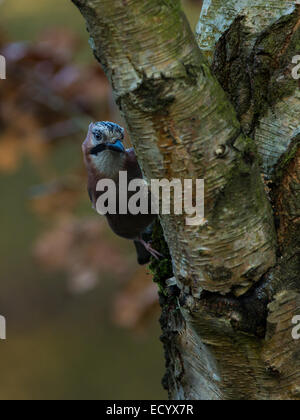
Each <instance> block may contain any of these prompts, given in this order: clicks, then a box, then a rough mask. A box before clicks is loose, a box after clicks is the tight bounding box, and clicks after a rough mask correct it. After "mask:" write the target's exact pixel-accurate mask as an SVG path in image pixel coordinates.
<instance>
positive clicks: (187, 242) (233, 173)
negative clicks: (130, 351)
mask: <svg viewBox="0 0 300 420" xmlns="http://www.w3.org/2000/svg"><path fill="white" fill-rule="evenodd" d="M72 1H73V2H74V3H75V4H76V5H77V6H78V7H79V9H80V11H81V12H82V14H83V16H84V17H85V19H86V22H87V26H88V30H89V32H90V36H91V46H92V48H93V50H94V53H95V56H96V58H97V59H98V60H99V61H100V63H101V64H102V66H103V68H104V70H105V72H106V74H107V76H108V78H109V80H110V81H111V84H112V87H113V91H114V95H115V99H116V102H117V103H118V105H119V107H120V109H121V111H122V113H123V115H124V117H125V120H126V122H127V126H128V130H129V134H130V136H131V140H132V143H133V145H134V147H135V150H136V153H137V156H138V159H139V162H140V164H141V166H142V169H143V171H144V174H145V177H146V178H147V179H148V180H151V179H162V178H167V179H169V180H172V179H173V178H180V179H182V180H183V179H193V180H196V179H199V178H200V179H204V180H205V220H203V223H202V225H201V226H187V225H186V223H185V216H184V215H183V216H179V215H175V214H171V215H166V216H162V217H161V224H162V227H163V232H164V237H165V239H166V242H167V244H168V246H169V250H170V259H165V260H162V261H160V262H159V263H153V265H152V268H153V270H154V274H155V279H156V280H157V281H158V282H159V284H160V290H161V304H162V311H163V313H162V317H161V324H162V329H163V336H162V340H163V343H164V346H165V353H166V362H167V373H166V375H165V378H164V381H163V382H164V385H165V387H166V388H167V389H168V391H169V397H170V398H171V399H182V400H184V399H212V400H215V399H300V351H299V342H297V341H296V340H294V339H293V337H292V329H293V327H294V325H293V323H292V319H293V317H294V316H296V315H300V279H299V266H300V262H299V248H300V247H299V236H300V231H299V222H300V217H299V216H300V211H299V206H300V189H299V180H300V147H299V140H300V135H299V132H300V131H299V124H298V119H299V111H300V101H299V89H298V81H297V80H295V79H293V78H292V68H293V67H294V66H295V64H293V63H292V58H293V56H295V55H297V53H299V51H300V38H299V33H300V30H299V27H300V20H299V15H300V6H297V4H296V3H297V2H296V1H285V2H282V0H272V1H269V2H265V1H264V0H254V1H253V0H252V1H251V2H250V0H249V1H247V0H235V1H233V0H205V1H204V5H203V10H202V14H201V17H200V21H199V25H198V28H197V32H198V34H197V41H198V44H197V41H196V39H195V37H194V35H193V33H192V31H191V29H190V27H189V24H188V22H187V20H186V18H185V16H184V14H183V12H182V10H181V7H180V2H179V0H72ZM199 47H200V48H199ZM201 50H202V51H201ZM154 241H155V242H156V243H155V245H156V246H158V245H161V247H162V248H164V247H165V246H166V245H165V244H164V243H163V240H162V238H161V237H160V234H159V230H157V232H156V237H155V238H154ZM164 252H165V251H164ZM172 276H174V277H173V278H172V279H170V278H169V277H172Z"/></svg>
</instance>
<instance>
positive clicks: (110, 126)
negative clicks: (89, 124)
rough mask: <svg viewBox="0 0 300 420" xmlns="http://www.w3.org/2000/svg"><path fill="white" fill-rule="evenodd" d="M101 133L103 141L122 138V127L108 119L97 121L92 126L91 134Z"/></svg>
mask: <svg viewBox="0 0 300 420" xmlns="http://www.w3.org/2000/svg"><path fill="white" fill-rule="evenodd" d="M96 133H97V134H101V136H102V139H103V141H110V142H114V141H117V140H121V141H122V140H124V128H122V127H120V126H119V125H118V124H115V123H112V122H109V121H99V122H96V123H95V124H94V126H93V134H96Z"/></svg>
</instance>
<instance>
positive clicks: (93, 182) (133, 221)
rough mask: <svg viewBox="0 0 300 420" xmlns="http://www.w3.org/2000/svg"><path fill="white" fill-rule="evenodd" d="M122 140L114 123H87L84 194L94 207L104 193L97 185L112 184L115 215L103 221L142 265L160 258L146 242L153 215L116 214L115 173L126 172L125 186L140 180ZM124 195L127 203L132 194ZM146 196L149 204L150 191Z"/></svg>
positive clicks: (120, 129)
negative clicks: (126, 241)
mask: <svg viewBox="0 0 300 420" xmlns="http://www.w3.org/2000/svg"><path fill="white" fill-rule="evenodd" d="M123 140H124V129H123V128H122V127H120V126H119V125H117V124H114V123H111V122H105V121H104V122H96V123H92V124H90V127H89V131H88V135H87V138H86V139H85V141H84V143H83V146H82V151H83V155H84V162H85V165H86V168H87V172H88V192H89V196H90V199H91V201H92V204H93V207H94V208H97V200H98V199H99V198H100V197H101V195H102V194H104V191H97V185H98V182H99V181H101V180H104V179H105V180H107V179H108V180H112V181H114V182H115V185H116V187H117V188H116V194H117V196H116V197H115V198H116V202H117V206H116V214H113V213H114V212H112V213H111V214H110V213H108V214H106V218H107V221H108V223H109V226H110V227H111V229H112V230H113V231H114V232H115V233H116V234H117V235H118V236H121V237H122V238H126V239H130V240H132V241H134V244H135V246H136V250H137V255H138V262H139V264H141V265H143V264H147V263H148V262H149V261H150V257H151V255H152V256H154V257H155V258H156V259H158V258H159V257H160V256H161V255H160V254H159V253H158V252H157V251H155V250H154V249H152V248H151V245H150V243H149V240H150V239H151V232H152V226H153V223H154V221H155V219H156V217H157V216H156V215H153V214H151V210H150V211H149V213H148V214H137V215H133V214H130V213H127V214H120V211H119V173H120V172H126V173H127V185H126V187H128V185H129V183H130V182H131V181H132V180H134V179H143V174H142V171H141V168H140V166H139V164H138V161H137V158H136V155H135V152H134V150H133V149H125V147H124V144H123ZM127 194H128V200H130V198H131V197H132V196H133V194H134V192H127ZM147 194H148V201H149V203H150V202H151V197H150V192H147ZM149 207H150V205H149ZM150 209H151V207H150Z"/></svg>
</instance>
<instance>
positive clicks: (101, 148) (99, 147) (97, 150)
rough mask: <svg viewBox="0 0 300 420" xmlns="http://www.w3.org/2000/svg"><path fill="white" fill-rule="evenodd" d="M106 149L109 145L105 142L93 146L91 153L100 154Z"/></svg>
mask: <svg viewBox="0 0 300 420" xmlns="http://www.w3.org/2000/svg"><path fill="white" fill-rule="evenodd" d="M104 150H107V146H106V145H105V144H98V145H97V146H95V147H93V148H92V150H91V152H90V153H91V155H95V156H96V155H98V153H101V152H103V151H104Z"/></svg>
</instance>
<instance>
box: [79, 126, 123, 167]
mask: <svg viewBox="0 0 300 420" xmlns="http://www.w3.org/2000/svg"><path fill="white" fill-rule="evenodd" d="M123 141H124V129H123V128H122V127H120V126H119V125H118V124H115V123H112V122H107V121H101V122H96V123H92V124H90V127H89V132H88V135H87V138H86V140H85V142H84V143H83V153H84V155H85V159H86V161H87V162H92V164H93V166H94V167H96V168H97V169H98V170H99V171H101V172H103V173H104V174H106V175H112V173H113V172H115V171H116V170H119V168H118V166H121V165H122V162H123V161H124V158H125V153H126V149H125V147H124V144H123Z"/></svg>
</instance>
